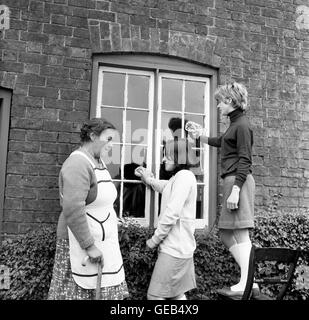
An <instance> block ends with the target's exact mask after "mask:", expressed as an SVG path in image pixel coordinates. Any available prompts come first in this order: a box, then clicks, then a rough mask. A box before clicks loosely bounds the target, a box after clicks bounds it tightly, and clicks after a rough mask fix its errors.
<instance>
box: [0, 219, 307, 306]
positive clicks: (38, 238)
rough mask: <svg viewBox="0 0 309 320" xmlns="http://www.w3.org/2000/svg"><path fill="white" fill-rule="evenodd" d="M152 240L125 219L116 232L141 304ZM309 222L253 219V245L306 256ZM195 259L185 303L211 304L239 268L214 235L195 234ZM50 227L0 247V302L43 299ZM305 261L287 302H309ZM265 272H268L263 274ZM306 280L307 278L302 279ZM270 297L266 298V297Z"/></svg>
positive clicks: (128, 277)
mask: <svg viewBox="0 0 309 320" xmlns="http://www.w3.org/2000/svg"><path fill="white" fill-rule="evenodd" d="M152 234H153V230H152V229H148V228H144V227H142V226H140V225H139V224H138V223H136V222H134V221H132V220H131V219H129V218H126V219H124V220H123V223H122V224H121V226H120V228H119V241H120V247H121V251H122V254H123V261H124V268H125V272H126V281H127V284H128V288H129V291H130V294H131V299H134V300H140V299H146V293H147V288H148V284H149V281H150V277H151V273H152V270H153V267H154V263H155V261H156V257H157V253H156V251H155V250H148V249H146V246H145V242H146V240H147V239H148V238H149V237H150V236H151V235H152ZM308 240H309V217H308V216H307V215H305V214H298V215H297V214H274V213H268V214H267V215H263V216H258V217H256V228H255V229H254V232H252V242H253V243H254V244H255V245H256V246H265V247H267V246H282V247H289V248H297V247H300V248H301V249H303V250H307V251H308V250H309V241H308ZM196 241H197V249H196V251H195V254H194V262H195V272H196V280H197V288H196V289H194V290H192V291H191V292H189V294H188V298H189V299H206V300H207V299H216V298H217V296H216V293H215V290H216V289H217V288H221V287H222V286H227V285H231V284H233V283H236V282H237V281H238V276H239V268H238V266H237V265H236V263H235V261H234V259H233V258H232V257H231V255H230V253H229V252H228V250H227V249H225V248H224V246H223V245H222V243H221V241H220V239H219V238H218V234H217V231H215V232H213V233H211V234H208V235H206V234H205V233H201V232H197V233H196ZM55 244H56V236H55V226H52V227H44V228H42V229H41V230H39V231H33V232H30V233H28V234H27V235H23V236H20V237H18V238H17V239H14V240H10V239H7V240H5V241H4V242H3V243H2V250H1V252H0V265H2V264H3V265H6V266H8V267H9V268H10V270H11V287H10V289H9V290H0V299H34V300H41V299H46V297H47V293H48V288H49V284H50V280H51V274H52V267H53V260H54V254H55ZM306 268H308V260H307V261H304V260H302V262H301V265H300V266H299V268H298V270H297V277H296V279H295V281H294V282H293V285H292V288H291V290H289V293H288V295H287V297H286V298H287V299H308V297H309V290H308V278H306V277H307V276H308V274H306V272H304V270H305V271H306V270H307V269H306ZM267 272H269V270H268V271H267ZM305 274H306V275H305ZM270 293H271V292H270Z"/></svg>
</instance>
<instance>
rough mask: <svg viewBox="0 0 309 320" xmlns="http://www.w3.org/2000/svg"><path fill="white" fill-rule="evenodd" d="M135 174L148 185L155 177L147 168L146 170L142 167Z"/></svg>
mask: <svg viewBox="0 0 309 320" xmlns="http://www.w3.org/2000/svg"><path fill="white" fill-rule="evenodd" d="M134 174H135V175H136V176H137V177H140V178H141V179H142V181H143V182H145V183H147V184H149V179H150V178H153V177H154V175H153V173H152V172H150V171H149V170H147V169H146V168H144V167H142V166H140V167H137V168H136V169H135V171H134Z"/></svg>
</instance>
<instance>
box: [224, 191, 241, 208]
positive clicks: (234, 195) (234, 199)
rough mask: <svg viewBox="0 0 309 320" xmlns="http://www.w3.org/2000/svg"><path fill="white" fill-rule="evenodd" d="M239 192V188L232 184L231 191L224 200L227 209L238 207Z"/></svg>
mask: <svg viewBox="0 0 309 320" xmlns="http://www.w3.org/2000/svg"><path fill="white" fill-rule="evenodd" d="M239 192H240V188H239V187H237V186H233V189H232V192H231V194H230V196H229V197H228V198H227V200H226V206H227V208H228V209H230V210H235V209H237V208H238V202H239Z"/></svg>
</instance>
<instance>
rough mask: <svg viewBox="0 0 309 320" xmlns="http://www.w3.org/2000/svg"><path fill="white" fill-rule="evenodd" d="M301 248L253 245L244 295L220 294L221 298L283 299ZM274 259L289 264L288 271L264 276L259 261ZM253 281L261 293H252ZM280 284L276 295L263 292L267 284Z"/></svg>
mask: <svg viewBox="0 0 309 320" xmlns="http://www.w3.org/2000/svg"><path fill="white" fill-rule="evenodd" d="M300 252H301V250H300V249H296V250H294V249H289V248H277V247H268V248H257V247H255V246H254V245H252V248H251V252H250V258H249V269H248V277H247V283H246V287H245V290H244V293H243V295H242V296H226V295H224V294H219V293H218V295H219V298H220V299H224V300H249V299H251V300H282V299H283V297H284V296H285V294H286V292H287V290H288V288H289V286H290V285H291V282H292V279H293V275H294V272H295V268H296V265H297V261H298V259H299V256H300ZM268 261H274V262H278V263H284V264H288V265H289V266H288V268H287V270H286V272H282V274H280V275H274V276H273V275H271V276H267V277H266V276H263V275H261V273H260V272H259V267H258V264H259V263H263V262H268ZM253 282H255V283H257V284H258V285H259V287H260V294H259V295H253V294H252V286H253ZM269 284H278V285H280V289H279V292H278V294H277V295H276V296H275V297H269V296H267V295H265V294H262V293H261V289H262V287H263V286H265V285H269Z"/></svg>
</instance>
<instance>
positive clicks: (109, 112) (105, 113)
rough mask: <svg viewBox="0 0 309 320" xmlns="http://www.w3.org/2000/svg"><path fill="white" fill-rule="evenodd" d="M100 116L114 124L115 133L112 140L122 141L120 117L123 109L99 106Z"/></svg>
mask: <svg viewBox="0 0 309 320" xmlns="http://www.w3.org/2000/svg"><path fill="white" fill-rule="evenodd" d="M101 117H102V118H104V119H106V120H107V121H109V122H110V123H111V124H113V125H114V126H115V128H116V129H117V132H118V133H117V134H116V136H115V140H114V141H113V142H120V141H122V118H123V111H122V110H121V109H116V108H106V107H102V108H101Z"/></svg>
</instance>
